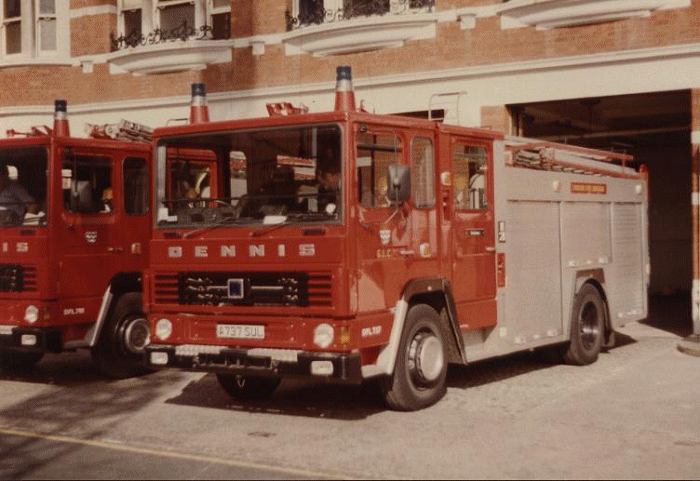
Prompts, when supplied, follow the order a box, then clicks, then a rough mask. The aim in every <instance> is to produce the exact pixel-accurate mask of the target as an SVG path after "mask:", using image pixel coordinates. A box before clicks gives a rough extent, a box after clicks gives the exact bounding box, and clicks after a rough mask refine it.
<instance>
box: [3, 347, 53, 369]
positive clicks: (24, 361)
mask: <svg viewBox="0 0 700 481" xmlns="http://www.w3.org/2000/svg"><path fill="white" fill-rule="evenodd" d="M43 357H44V353H43V352H26V351H18V350H15V349H2V350H0V369H3V370H7V371H20V370H25V369H31V368H32V367H34V365H35V364H36V363H37V362H39V361H41V358H43Z"/></svg>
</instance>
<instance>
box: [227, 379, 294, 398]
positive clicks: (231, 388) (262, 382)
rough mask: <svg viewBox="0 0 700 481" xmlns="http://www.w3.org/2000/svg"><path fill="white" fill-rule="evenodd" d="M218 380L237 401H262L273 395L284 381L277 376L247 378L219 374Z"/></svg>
mask: <svg viewBox="0 0 700 481" xmlns="http://www.w3.org/2000/svg"><path fill="white" fill-rule="evenodd" d="M216 379H217V381H219V384H220V385H221V387H222V388H223V389H224V391H226V392H227V393H228V394H229V396H231V397H234V398H236V399H262V398H266V397H269V396H271V395H272V393H273V392H274V391H275V389H277V386H279V385H280V382H281V381H282V379H281V378H279V377H277V376H270V377H263V376H260V377H258V376H246V375H241V374H227V373H217V374H216Z"/></svg>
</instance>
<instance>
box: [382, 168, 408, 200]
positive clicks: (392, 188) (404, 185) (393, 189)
mask: <svg viewBox="0 0 700 481" xmlns="http://www.w3.org/2000/svg"><path fill="white" fill-rule="evenodd" d="M386 178H387V192H386V196H387V198H388V199H389V202H390V203H391V204H392V205H401V204H403V203H404V202H406V201H407V200H408V199H409V197H411V170H410V169H409V168H408V166H406V165H403V164H389V165H388V166H387V175H386Z"/></svg>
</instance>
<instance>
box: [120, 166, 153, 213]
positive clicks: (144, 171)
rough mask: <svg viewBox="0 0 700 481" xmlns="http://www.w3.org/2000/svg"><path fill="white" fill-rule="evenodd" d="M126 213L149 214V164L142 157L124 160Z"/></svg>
mask: <svg viewBox="0 0 700 481" xmlns="http://www.w3.org/2000/svg"><path fill="white" fill-rule="evenodd" d="M124 212H126V213H127V214H134V215H141V214H145V213H146V212H148V164H146V160H145V159H142V158H140V157H127V158H126V159H124Z"/></svg>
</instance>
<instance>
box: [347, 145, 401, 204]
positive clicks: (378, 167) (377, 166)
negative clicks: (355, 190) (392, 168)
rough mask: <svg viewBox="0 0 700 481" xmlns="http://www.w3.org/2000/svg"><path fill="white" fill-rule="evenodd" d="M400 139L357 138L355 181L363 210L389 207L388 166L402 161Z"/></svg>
mask: <svg viewBox="0 0 700 481" xmlns="http://www.w3.org/2000/svg"><path fill="white" fill-rule="evenodd" d="M402 153H403V147H402V144H401V139H400V138H399V137H398V136H396V135H393V134H389V133H381V134H373V133H360V134H358V135H357V170H358V172H357V178H358V181H359V182H358V184H359V189H360V191H359V197H360V203H361V204H362V206H363V207H389V200H388V199H387V197H386V194H387V178H386V176H387V166H388V165H389V164H396V163H399V162H400V161H401V155H402Z"/></svg>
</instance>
